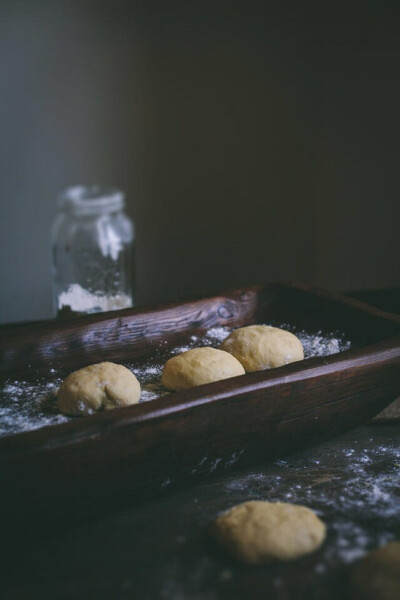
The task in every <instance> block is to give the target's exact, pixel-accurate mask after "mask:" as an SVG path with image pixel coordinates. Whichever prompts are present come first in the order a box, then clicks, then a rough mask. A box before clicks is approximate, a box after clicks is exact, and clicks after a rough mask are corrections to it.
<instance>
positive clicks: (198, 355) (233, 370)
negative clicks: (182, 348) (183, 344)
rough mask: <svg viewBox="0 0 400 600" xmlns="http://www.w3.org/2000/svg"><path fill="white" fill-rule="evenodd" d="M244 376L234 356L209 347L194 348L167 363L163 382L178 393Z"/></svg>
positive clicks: (162, 378)
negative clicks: (221, 380) (204, 384)
mask: <svg viewBox="0 0 400 600" xmlns="http://www.w3.org/2000/svg"><path fill="white" fill-rule="evenodd" d="M244 374H245V371H244V369H243V367H242V365H241V364H240V362H239V361H238V360H236V358H235V357H234V356H232V354H229V353H228V352H224V351H223V350H216V349H215V348H209V347H206V348H194V349H193V350H188V351H187V352H183V353H182V354H178V356H174V357H172V358H170V359H169V360H168V361H167V362H166V363H165V365H164V369H163V373H162V377H161V382H162V384H163V386H165V387H166V388H167V389H168V390H174V391H177V390H186V389H187V388H191V387H194V386H196V385H202V384H203V383H211V382H212V381H219V380H220V379H228V377H236V376H237V375H244Z"/></svg>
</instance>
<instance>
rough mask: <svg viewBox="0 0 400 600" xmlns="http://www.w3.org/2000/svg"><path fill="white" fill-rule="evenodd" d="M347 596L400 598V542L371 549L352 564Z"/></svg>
mask: <svg viewBox="0 0 400 600" xmlns="http://www.w3.org/2000/svg"><path fill="white" fill-rule="evenodd" d="M349 597H350V598H354V600H372V599H373V600H398V599H399V598H400V542H391V543H390V544H386V546H383V547H382V548H378V549H377V550H373V551H372V552H370V553H369V554H367V556H364V558H362V559H361V560H360V561H359V562H357V563H356V564H355V565H353V567H352V569H351V573H350V577H349Z"/></svg>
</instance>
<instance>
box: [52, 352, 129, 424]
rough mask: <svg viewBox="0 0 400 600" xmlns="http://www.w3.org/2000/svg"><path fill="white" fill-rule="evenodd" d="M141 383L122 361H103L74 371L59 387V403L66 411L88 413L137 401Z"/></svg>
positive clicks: (62, 409) (80, 413)
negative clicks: (119, 363)
mask: <svg viewBox="0 0 400 600" xmlns="http://www.w3.org/2000/svg"><path fill="white" fill-rule="evenodd" d="M139 398H140V383H139V382H138V380H137V379H136V377H135V375H134V374H133V373H131V372H130V371H129V369H127V368H126V367H123V366H122V365H116V364H114V363H111V362H102V363H98V364H95V365H90V366H89V367H84V368H83V369H79V371H74V372H73V373H71V374H70V375H68V377H67V378H66V379H64V381H63V382H62V384H61V387H60V389H59V390H58V406H59V409H60V410H61V412H63V413H64V414H66V415H90V414H93V413H94V412H97V411H100V410H104V409H106V410H108V409H110V408H116V407H117V406H128V405H129V404H134V403H135V402H138V401H139Z"/></svg>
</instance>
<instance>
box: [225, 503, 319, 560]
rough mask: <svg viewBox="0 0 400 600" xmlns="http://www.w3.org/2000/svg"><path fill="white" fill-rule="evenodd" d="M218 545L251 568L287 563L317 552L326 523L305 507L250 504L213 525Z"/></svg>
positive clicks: (226, 515)
mask: <svg viewBox="0 0 400 600" xmlns="http://www.w3.org/2000/svg"><path fill="white" fill-rule="evenodd" d="M214 535H215V537H216V539H217V541H218V543H219V545H220V546H221V547H222V548H223V549H224V550H226V551H227V552H228V553H229V554H231V555H232V556H233V557H234V558H236V559H237V560H239V561H241V562H243V563H245V564H248V565H261V564H268V563H270V562H271V561H274V560H281V561H288V560H292V559H295V558H298V557H300V556H303V555H304V554H309V553H310V552H313V551H314V550H316V549H317V548H318V547H319V546H320V545H321V544H322V542H323V541H324V539H325V536H326V527H325V525H324V523H323V522H322V521H321V520H320V519H319V518H318V517H317V516H316V515H315V514H314V513H313V511H312V510H310V509H309V508H306V507H305V506H298V505H295V504H286V503H283V502H264V501H250V502H244V503H243V504H238V505H237V506H234V507H233V508H231V509H230V510H229V511H228V512H226V513H224V514H222V515H220V516H219V517H218V518H217V519H216V521H215V524H214Z"/></svg>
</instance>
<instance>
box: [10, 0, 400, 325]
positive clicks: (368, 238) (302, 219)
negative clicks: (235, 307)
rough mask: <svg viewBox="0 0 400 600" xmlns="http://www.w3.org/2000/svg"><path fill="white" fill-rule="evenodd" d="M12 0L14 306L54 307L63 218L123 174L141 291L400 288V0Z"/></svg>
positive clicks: (157, 294) (47, 312)
mask: <svg viewBox="0 0 400 600" xmlns="http://www.w3.org/2000/svg"><path fill="white" fill-rule="evenodd" d="M167 4H168V3H165V5H164V4H163V3H160V4H159V5H156V4H151V3H135V2H121V1H120V2H114V3H109V2H107V3H106V2H104V3H101V2H67V1H65V0H59V1H56V2H54V1H50V0H48V1H41V2H34V1H33V2H25V3H24V2H17V1H15V0H14V1H5V0H3V1H2V2H1V3H0V72H1V74H2V75H1V94H0V118H1V135H0V174H1V177H0V257H1V262H0V320H1V321H3V322H4V321H10V320H19V319H34V318H44V317H48V316H51V314H52V300H51V254H50V225H51V221H52V219H53V216H54V213H55V198H56V196H57V194H58V192H59V191H60V190H61V189H63V188H64V187H66V186H68V185H71V184H75V183H93V182H97V183H104V184H112V185H115V186H118V187H120V188H122V189H124V190H125V191H126V193H127V200H128V212H129V213H130V215H131V216H132V217H133V219H134V221H135V224H136V228H137V287H138V302H139V303H140V304H144V303H152V302H160V301H166V300H169V299H172V298H181V297H183V296H188V295H191V294H196V293H203V292H209V291H213V290H217V289H219V288H223V287H224V286H233V285H240V284H246V283H254V282H261V281H267V280H279V279H280V280H288V279H293V280H297V281H303V282H306V283H310V284H314V285H319V286H323V287H328V288H332V289H342V290H350V289H365V288H379V287H385V286H392V287H393V286H398V285H400V268H399V257H398V254H399V251H398V246H399V244H398V222H399V208H398V205H399V177H398V164H399V153H400V152H399V142H398V140H399V133H400V128H399V125H400V117H399V106H400V80H399V64H400V62H399V58H400V36H399V31H400V3H399V2H389V1H381V2H361V3H358V2H357V3H356V2H354V1H349V2H343V3H342V4H338V3H328V2H259V3H255V2H250V3H244V2H243V3H237V2H232V3H229V5H228V3H227V4H226V6H223V5H222V3H218V2H217V3H210V4H209V5H207V4H205V3H190V2H186V3H182V5H181V6H178V5H172V4H169V5H168V6H167Z"/></svg>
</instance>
